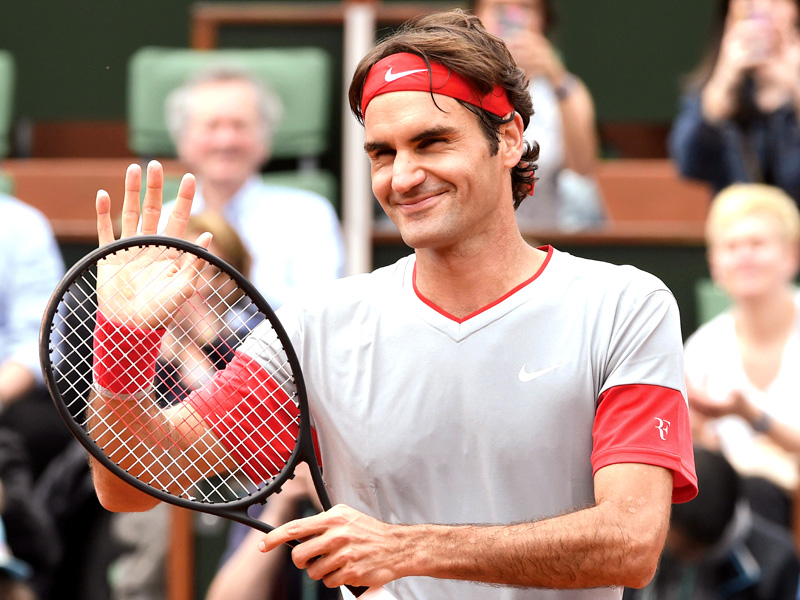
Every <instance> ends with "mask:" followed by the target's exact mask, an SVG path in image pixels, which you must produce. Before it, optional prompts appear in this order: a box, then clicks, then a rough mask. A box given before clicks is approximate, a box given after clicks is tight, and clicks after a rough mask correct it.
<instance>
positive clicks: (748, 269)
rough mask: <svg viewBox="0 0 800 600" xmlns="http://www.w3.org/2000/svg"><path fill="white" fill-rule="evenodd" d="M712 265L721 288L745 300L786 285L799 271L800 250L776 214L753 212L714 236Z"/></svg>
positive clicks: (713, 274)
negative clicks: (789, 239) (799, 250)
mask: <svg viewBox="0 0 800 600" xmlns="http://www.w3.org/2000/svg"><path fill="white" fill-rule="evenodd" d="M709 265H710V267H711V274H712V276H713V278H714V280H715V281H716V282H717V283H718V284H719V285H720V287H722V288H723V289H724V290H725V291H726V292H728V293H729V294H730V295H731V296H732V297H733V298H734V299H737V300H746V299H749V298H755V297H759V296H762V295H765V294H768V293H770V292H773V291H775V290H777V289H783V288H784V287H785V286H787V285H788V284H789V282H790V281H791V280H792V279H793V278H794V276H795V274H796V273H797V250H796V248H794V246H793V245H792V244H790V243H789V242H788V241H787V240H786V239H785V236H784V234H783V228H782V227H781V224H780V223H779V222H778V220H777V217H775V216H772V215H769V214H766V213H753V214H750V215H746V216H744V217H742V218H740V219H738V220H737V221H735V222H734V223H732V224H730V225H728V226H727V227H724V228H722V229H721V230H720V231H718V232H716V233H715V234H714V236H712V240H711V245H710V247H709Z"/></svg>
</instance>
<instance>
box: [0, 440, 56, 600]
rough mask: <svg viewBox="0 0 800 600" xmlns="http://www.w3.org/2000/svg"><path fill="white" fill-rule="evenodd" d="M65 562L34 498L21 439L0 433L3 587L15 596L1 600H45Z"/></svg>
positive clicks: (0, 569)
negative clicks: (60, 564)
mask: <svg viewBox="0 0 800 600" xmlns="http://www.w3.org/2000/svg"><path fill="white" fill-rule="evenodd" d="M60 556H61V545H60V542H59V540H58V538H57V536H54V535H53V521H52V519H51V517H50V514H48V512H47V510H46V508H45V506H44V505H43V504H42V503H41V502H40V501H39V500H38V499H37V498H34V497H33V474H32V471H31V467H30V462H29V460H28V456H27V453H26V451H25V446H24V444H23V442H22V439H21V438H20V437H19V436H18V435H17V434H16V433H14V432H13V431H10V430H9V429H7V428H4V427H0V590H3V589H4V587H3V586H4V585H5V586H7V588H8V589H14V590H16V591H15V592H14V593H11V592H9V595H3V591H0V599H5V598H18V597H19V598H29V597H30V598H43V597H44V596H43V592H44V590H45V589H46V588H47V583H46V582H47V581H48V580H49V578H50V576H51V574H52V571H53V569H54V568H55V567H56V565H57V563H58V560H59V558H60ZM3 575H5V577H4V576H3ZM34 590H35V591H36V593H34ZM23 591H24V593H23ZM25 594H27V595H25Z"/></svg>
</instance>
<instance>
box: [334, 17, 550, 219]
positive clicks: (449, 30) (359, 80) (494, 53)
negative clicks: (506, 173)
mask: <svg viewBox="0 0 800 600" xmlns="http://www.w3.org/2000/svg"><path fill="white" fill-rule="evenodd" d="M400 52H408V53H411V54H416V55H417V56H419V57H421V58H422V59H423V60H424V61H425V63H426V64H427V65H430V64H431V63H432V62H435V63H439V64H441V65H444V66H445V67H447V68H448V69H450V70H451V71H453V72H454V73H458V74H459V75H461V76H462V77H464V78H465V79H467V80H468V81H469V82H470V83H471V84H472V85H474V87H475V89H476V90H477V91H478V92H479V93H480V94H481V95H485V94H488V93H489V92H491V91H492V89H494V87H495V86H496V85H500V86H501V87H502V88H503V89H504V90H505V91H506V93H507V94H508V99H509V101H510V102H511V104H512V106H513V107H514V110H515V111H516V112H517V114H519V116H520V117H521V118H522V123H523V126H524V127H527V126H528V123H529V122H530V119H531V115H532V114H533V103H532V102H531V96H530V93H529V91H528V78H527V77H526V75H525V73H524V71H523V70H522V69H520V68H519V67H518V66H517V64H516V62H514V59H513V58H512V56H511V53H510V52H509V51H508V48H506V45H505V43H504V42H503V41H502V40H501V39H500V38H498V37H496V36H494V35H492V34H490V33H489V32H488V31H486V30H485V29H484V28H483V25H481V22H480V21H479V20H478V18H477V17H475V16H474V15H471V14H469V13H467V12H465V11H463V10H461V9H453V10H449V11H443V12H435V13H431V14H428V15H425V16H422V17H419V18H417V19H414V20H412V21H409V22H408V23H406V24H404V25H403V26H402V27H401V28H400V29H399V30H398V31H397V32H396V33H394V34H392V35H391V36H389V37H388V38H386V39H385V40H383V41H382V42H380V43H379V44H377V45H376V46H375V47H374V48H373V49H372V50H370V51H369V52H368V53H367V55H366V56H365V57H364V58H363V59H361V62H360V63H359V64H358V67H357V68H356V71H355V74H354V75H353V81H352V82H351V84H350V91H349V100H350V109H351V110H352V111H353V114H354V115H355V116H356V118H357V119H358V121H359V123H361V124H362V125H363V124H364V113H363V111H362V109H361V100H362V96H363V92H364V82H365V81H366V79H367V75H368V74H369V71H370V69H371V68H372V66H373V65H374V64H375V63H377V62H378V61H379V60H381V59H383V58H386V57H387V56H390V55H392V54H397V53H400ZM429 70H430V66H429ZM431 95H433V93H432V92H431ZM461 104H462V105H463V106H464V107H466V108H467V109H469V110H470V111H472V112H473V113H475V114H476V115H477V117H478V122H479V123H480V126H481V130H482V131H483V133H484V135H485V137H486V138H487V140H488V142H489V149H490V152H491V153H492V155H494V154H496V153H497V149H498V143H499V128H500V125H501V124H503V123H504V122H506V121H503V120H501V119H499V118H498V117H497V116H496V115H493V114H491V113H489V112H487V111H485V110H483V109H481V108H479V107H476V106H473V105H471V104H467V103H464V102H462V103H461ZM538 158H539V144H537V143H536V142H533V143H532V144H529V143H528V142H525V151H524V153H523V155H522V158H521V159H520V161H519V162H518V163H517V164H516V165H515V166H514V167H513V168H512V169H511V187H512V191H513V197H514V208H517V207H518V206H519V205H520V203H521V202H522V201H523V200H524V199H525V198H526V197H527V196H529V195H530V193H531V188H532V185H533V182H534V181H535V179H536V177H535V175H534V173H535V171H536V168H537V166H536V160H537V159H538Z"/></svg>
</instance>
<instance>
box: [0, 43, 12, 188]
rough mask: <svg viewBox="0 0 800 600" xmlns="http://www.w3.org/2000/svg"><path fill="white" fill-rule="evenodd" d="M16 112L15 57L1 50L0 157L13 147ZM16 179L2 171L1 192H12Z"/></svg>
mask: <svg viewBox="0 0 800 600" xmlns="http://www.w3.org/2000/svg"><path fill="white" fill-rule="evenodd" d="M13 113H14V57H13V56H12V55H11V53H10V52H8V51H7V50H0V158H2V157H4V156H8V153H9V151H10V149H11V141H10V136H11V122H12V120H13V118H12V117H13ZM13 191H14V181H13V180H12V179H11V176H10V175H7V174H5V173H3V172H2V171H0V193H2V194H11V193H12V192H13Z"/></svg>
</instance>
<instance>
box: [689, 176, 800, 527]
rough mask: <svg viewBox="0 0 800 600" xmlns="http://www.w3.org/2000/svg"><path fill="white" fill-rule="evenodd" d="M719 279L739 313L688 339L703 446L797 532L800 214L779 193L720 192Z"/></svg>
mask: <svg viewBox="0 0 800 600" xmlns="http://www.w3.org/2000/svg"><path fill="white" fill-rule="evenodd" d="M706 237H707V243H708V260H709V266H710V270H711V276H712V278H713V279H714V281H715V282H716V283H717V284H718V285H719V286H720V287H721V288H722V289H723V290H724V291H725V292H727V294H728V295H729V296H730V298H731V300H732V302H733V305H732V308H731V309H730V310H728V311H726V312H724V313H722V314H720V315H719V316H717V317H716V318H714V319H712V320H711V321H709V322H708V323H706V324H704V325H702V326H701V327H700V328H699V329H698V330H697V331H696V332H695V333H694V334H693V335H692V336H690V337H689V339H688V340H687V341H686V348H685V350H686V351H685V362H686V377H687V387H688V394H689V407H690V414H691V421H692V429H693V434H694V439H695V442H696V443H700V444H703V445H705V446H707V447H712V448H720V449H721V451H722V452H723V453H724V454H725V456H726V457H727V459H728V460H730V462H731V463H732V464H733V466H734V467H735V468H736V469H737V470H738V471H739V473H740V474H742V475H743V476H745V480H744V484H743V485H744V493H745V495H746V496H747V497H748V498H749V499H750V502H751V505H752V507H753V509H754V510H756V511H757V512H759V513H761V514H762V515H764V516H767V517H769V518H770V519H772V520H774V521H776V522H778V523H780V524H782V525H784V526H789V525H790V521H791V517H790V515H791V499H790V494H791V492H792V491H793V490H795V489H796V488H797V485H798V463H797V453H798V452H800V403H798V402H797V390H798V387H800V370H798V368H797V365H798V364H800V319H799V318H798V314H800V294H799V293H798V290H797V289H796V288H795V287H794V285H793V283H792V282H793V280H794V278H795V276H796V275H797V272H798V245H799V244H800V214H799V213H798V210H797V207H796V206H795V204H794V202H793V201H792V199H791V198H789V196H788V195H787V194H785V193H784V192H783V191H781V190H779V189H778V188H775V187H771V186H766V185H763V184H737V185H733V186H730V187H729V188H726V189H725V190H723V191H722V192H720V193H719V194H718V195H717V196H716V198H714V201H713V202H712V205H711V212H710V213H709V216H708V221H707V225H706Z"/></svg>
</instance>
